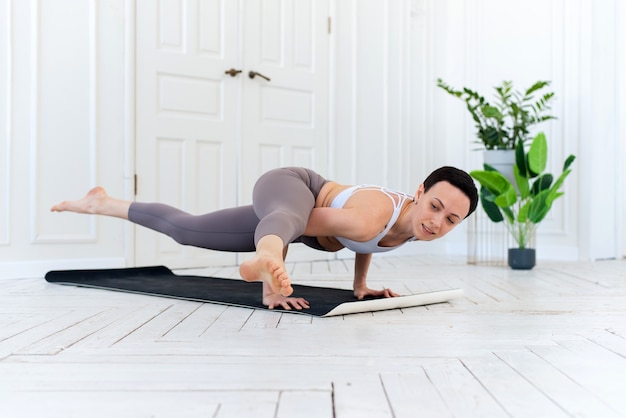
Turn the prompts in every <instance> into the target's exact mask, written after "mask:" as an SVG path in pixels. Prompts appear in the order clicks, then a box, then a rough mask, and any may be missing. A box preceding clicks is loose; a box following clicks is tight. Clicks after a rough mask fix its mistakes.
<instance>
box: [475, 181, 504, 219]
mask: <svg viewBox="0 0 626 418" xmlns="http://www.w3.org/2000/svg"><path fill="white" fill-rule="evenodd" d="M495 198H496V197H495V195H494V194H492V193H491V192H490V191H489V190H487V189H486V188H484V187H481V188H480V203H481V205H482V207H483V209H484V210H485V213H486V214H487V216H488V217H489V219H491V221H493V222H496V223H497V222H502V221H503V220H504V218H503V217H502V212H500V209H499V208H498V205H496V204H495V203H494V202H493V201H494V200H495Z"/></svg>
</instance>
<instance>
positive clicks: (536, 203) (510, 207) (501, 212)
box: [470, 132, 576, 269]
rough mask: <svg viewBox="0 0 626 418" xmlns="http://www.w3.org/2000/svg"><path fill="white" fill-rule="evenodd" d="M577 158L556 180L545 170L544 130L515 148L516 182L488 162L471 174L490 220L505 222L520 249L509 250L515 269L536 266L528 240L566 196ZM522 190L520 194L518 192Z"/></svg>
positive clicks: (545, 148) (572, 157) (570, 158)
mask: <svg viewBox="0 0 626 418" xmlns="http://www.w3.org/2000/svg"><path fill="white" fill-rule="evenodd" d="M575 158H576V157H575V156H574V155H570V156H569V157H567V159H566V160H565V163H564V164H563V172H562V173H561V175H560V176H559V178H558V179H557V180H556V181H554V176H553V175H552V174H550V173H544V171H545V169H546V164H547V159H548V145H547V141H546V137H545V135H544V134H543V133H542V132H541V133H539V134H537V136H535V138H534V139H533V141H532V143H531V144H530V147H529V148H528V151H526V147H525V146H524V142H523V141H518V142H517V145H516V148H515V164H514V165H513V175H514V177H515V183H516V185H517V191H516V189H515V187H514V186H513V184H512V183H511V182H510V181H509V180H508V179H507V178H506V177H505V176H504V175H502V173H500V172H499V171H498V170H496V169H494V168H493V167H492V166H490V165H489V164H485V165H484V170H474V171H472V172H470V175H471V176H472V177H473V178H474V179H475V180H477V181H478V182H479V183H480V186H481V187H480V201H481V204H482V207H483V209H484V210H485V212H486V213H487V216H488V217H489V219H491V220H492V221H493V222H502V221H506V225H507V227H508V229H509V232H510V233H511V235H512V236H513V239H514V240H515V242H516V243H517V248H511V249H509V253H508V257H509V258H508V262H509V266H511V268H513V269H532V268H533V267H534V265H535V249H534V248H529V240H530V238H531V237H532V236H533V234H534V232H535V228H536V226H537V225H538V224H539V223H540V222H541V221H542V220H543V219H544V218H545V216H546V215H547V214H548V212H549V211H550V209H551V208H552V203H553V202H554V201H555V200H556V199H558V198H559V197H561V196H562V195H563V192H561V191H559V190H560V188H561V186H562V185H563V182H564V181H565V178H566V177H567V176H568V175H569V174H570V172H571V169H570V166H571V164H572V163H573V162H574V159H575ZM518 193H519V194H518Z"/></svg>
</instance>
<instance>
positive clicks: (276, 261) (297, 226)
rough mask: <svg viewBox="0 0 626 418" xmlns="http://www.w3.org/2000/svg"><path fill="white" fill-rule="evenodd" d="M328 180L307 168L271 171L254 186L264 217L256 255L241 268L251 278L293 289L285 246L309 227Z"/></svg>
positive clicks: (281, 289) (259, 212)
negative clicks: (321, 190) (317, 199)
mask: <svg viewBox="0 0 626 418" xmlns="http://www.w3.org/2000/svg"><path fill="white" fill-rule="evenodd" d="M324 182H325V180H324V179H323V178H322V177H321V176H319V175H318V174H316V173H314V172H312V171H310V170H306V169H303V168H282V169H276V170H272V171H269V172H268V173H266V174H264V175H263V176H261V177H260V178H259V180H258V181H257V183H256V184H255V186H254V191H253V206H254V211H255V212H256V214H257V216H258V217H259V219H260V221H259V224H258V226H257V228H256V232H255V238H254V239H255V242H256V256H255V257H254V258H253V259H251V260H248V261H246V262H244V263H242V265H241V266H240V268H239V272H240V274H241V276H242V277H243V278H244V279H245V280H248V281H253V280H258V279H259V278H261V279H262V280H263V281H265V282H267V283H268V284H269V285H270V287H271V288H272V290H273V291H274V292H276V293H280V294H281V295H283V296H288V295H290V294H291V293H292V292H293V288H292V287H291V279H290V278H289V275H288V274H287V272H286V270H285V263H284V258H283V252H284V249H285V247H286V246H287V245H288V244H289V243H290V242H293V241H294V240H295V239H296V238H298V237H300V236H301V235H302V233H303V232H304V230H305V228H306V224H307V221H308V219H309V215H310V213H311V211H312V210H313V208H314V207H315V199H316V197H317V194H318V193H319V189H321V187H322V185H323V184H324Z"/></svg>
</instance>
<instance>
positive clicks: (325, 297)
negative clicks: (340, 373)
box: [46, 266, 462, 316]
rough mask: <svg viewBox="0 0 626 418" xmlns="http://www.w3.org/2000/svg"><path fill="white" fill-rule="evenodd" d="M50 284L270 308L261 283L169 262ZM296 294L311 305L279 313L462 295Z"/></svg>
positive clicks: (66, 274)
mask: <svg viewBox="0 0 626 418" xmlns="http://www.w3.org/2000/svg"><path fill="white" fill-rule="evenodd" d="M46 280H47V281H48V282H50V283H57V284H64V285H74V286H81V287H93V288H98V289H107V290H117V291H122V292H131V293H140V294H146V295H153V296H163V297H170V298H177V299H185V300H193V301H199V302H210V303H218V304H225V305H233V306H242V307H248V308H254V309H267V308H266V307H265V306H263V304H262V300H261V292H262V283H261V282H253V283H248V282H246V281H243V280H241V279H223V278H218V277H202V276H183V275H177V274H174V273H173V272H172V271H171V270H170V269H168V268H167V267H165V266H156V267H134V268H123V269H101V270H56V271H50V272H48V273H47V274H46ZM293 289H294V293H293V295H292V296H294V297H302V298H304V299H306V300H307V301H308V302H309V304H310V306H311V307H310V309H303V310H301V311H298V310H290V311H283V310H280V309H274V310H276V311H281V312H291V313H303V314H308V315H314V316H334V315H344V314H349V313H357V312H370V311H377V310H384V309H395V308H403V307H408V306H417V305H426V304H431V303H439V302H445V301H447V300H449V299H451V298H454V297H459V296H460V295H461V294H462V291H461V290H459V289H452V290H444V291H439V292H429V293H422V294H419V295H409V296H401V297H396V298H386V299H371V300H364V301H358V300H357V299H356V298H355V297H354V295H353V293H352V291H351V290H345V289H333V288H327V287H314V286H304V285H298V284H294V285H293Z"/></svg>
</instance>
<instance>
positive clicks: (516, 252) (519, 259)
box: [509, 248, 535, 270]
mask: <svg viewBox="0 0 626 418" xmlns="http://www.w3.org/2000/svg"><path fill="white" fill-rule="evenodd" d="M509 267H511V268H512V269H513V270H531V269H532V268H533V267H535V249H534V248H509Z"/></svg>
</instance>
